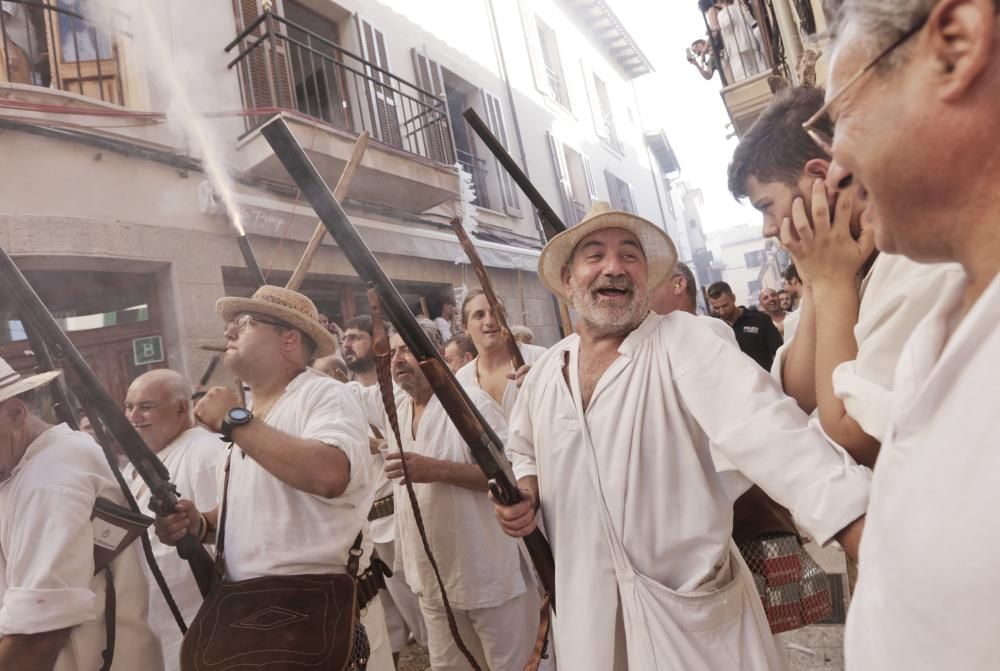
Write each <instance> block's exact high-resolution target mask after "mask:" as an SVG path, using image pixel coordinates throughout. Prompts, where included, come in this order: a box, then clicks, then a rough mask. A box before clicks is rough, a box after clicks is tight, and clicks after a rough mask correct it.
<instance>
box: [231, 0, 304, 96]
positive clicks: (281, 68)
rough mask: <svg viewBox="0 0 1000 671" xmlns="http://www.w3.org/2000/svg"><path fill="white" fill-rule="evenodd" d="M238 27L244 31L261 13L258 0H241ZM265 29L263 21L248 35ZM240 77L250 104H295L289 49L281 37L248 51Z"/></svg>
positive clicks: (262, 31) (256, 33)
mask: <svg viewBox="0 0 1000 671" xmlns="http://www.w3.org/2000/svg"><path fill="white" fill-rule="evenodd" d="M239 12H240V15H239V21H238V28H239V31H240V32H243V31H244V30H245V29H246V27H247V26H249V25H250V24H251V23H253V22H254V21H256V20H257V18H258V17H260V15H261V12H262V10H261V8H260V0H240V3H239ZM265 29H266V25H265V24H263V23H262V24H261V25H259V26H257V28H256V29H255V30H254V31H253V32H252V33H251V34H250V36H248V39H252V38H254V37H259V36H261V35H262V34H263V33H264V30H265ZM240 70H241V72H240V74H241V77H242V78H243V92H244V104H245V105H246V106H247V107H250V108H258V107H281V108H285V109H291V108H293V107H294V103H293V96H292V83H291V76H290V72H291V68H290V67H289V63H288V53H287V50H286V49H285V44H284V42H283V41H282V40H281V39H275V40H272V41H265V42H264V43H262V44H261V45H260V46H259V47H257V48H256V49H254V50H253V51H251V52H250V53H249V54H248V55H247V57H246V58H245V59H244V65H243V66H242V67H241V68H240Z"/></svg>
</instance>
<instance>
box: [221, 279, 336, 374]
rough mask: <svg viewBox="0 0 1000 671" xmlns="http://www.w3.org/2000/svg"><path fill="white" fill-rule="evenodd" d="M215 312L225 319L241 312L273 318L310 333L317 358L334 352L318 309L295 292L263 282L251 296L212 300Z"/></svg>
mask: <svg viewBox="0 0 1000 671" xmlns="http://www.w3.org/2000/svg"><path fill="white" fill-rule="evenodd" d="M215 311H216V312H218V313H219V314H220V315H221V316H222V318H223V319H225V320H226V321H227V322H229V321H232V320H233V319H235V318H236V316H237V315H239V314H240V313H242V312H252V313H253V314H258V315H263V316H266V317H272V318H273V319H276V320H278V321H281V322H284V323H286V324H288V325H289V326H291V327H294V328H297V329H298V330H300V331H302V332H303V333H305V334H306V335H307V336H309V339H310V340H312V341H313V342H314V343H315V344H316V358H319V357H323V356H329V355H330V354H333V353H334V352H336V351H337V339H336V338H335V337H334V335H333V334H332V333H330V332H329V331H327V330H326V329H325V328H323V325H322V324H320V323H319V311H318V310H317V309H316V306H315V305H314V304H313V302H312V301H311V300H309V299H308V298H307V297H306V296H303V295H302V294H300V293H299V292H297V291H292V290H291V289H285V288H284V287H275V286H271V285H269V284H265V285H264V286H262V287H261V288H260V289H257V291H255V292H254V294H253V296H251V297H250V298H236V297H232V296H226V297H224V298H220V299H219V300H218V301H217V302H216V303H215Z"/></svg>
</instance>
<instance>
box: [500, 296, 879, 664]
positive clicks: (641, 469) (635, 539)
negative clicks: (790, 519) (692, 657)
mask: <svg viewBox="0 0 1000 671" xmlns="http://www.w3.org/2000/svg"><path fill="white" fill-rule="evenodd" d="M579 346H580V339H579V336H577V335H575V334H574V335H572V336H570V337H569V338H566V339H565V340H563V341H562V342H560V343H558V344H557V345H555V346H554V347H553V348H552V349H550V350H549V352H548V353H547V354H546V356H544V357H542V358H541V359H540V360H539V361H538V362H537V363H536V364H535V366H534V367H533V368H532V370H531V372H530V373H529V375H528V376H527V378H526V379H525V381H524V384H523V385H522V387H521V393H520V396H519V398H518V402H517V405H516V407H515V408H514V414H513V416H512V417H511V423H510V439H509V442H508V450H509V452H510V453H512V455H513V461H514V471H515V473H516V475H517V477H518V478H519V479H520V478H522V477H525V476H529V475H536V476H537V477H538V482H539V490H540V500H541V513H542V518H543V521H544V524H545V528H546V529H547V531H548V535H549V539H550V541H551V543H552V547H553V552H554V555H555V560H556V599H557V602H558V608H559V612H558V618H556V620H555V629H554V641H555V647H556V656H557V658H558V659H559V664H560V666H565V667H566V668H570V669H574V670H576V671H588V670H593V671H607V670H608V669H612V668H615V666H614V660H615V657H616V656H618V657H620V655H621V654H622V653H621V650H620V649H619V650H618V651H616V642H615V634H614V632H615V627H616V624H615V621H616V615H615V613H616V608H615V605H614V604H616V603H618V594H617V584H616V579H615V574H614V567H613V562H612V558H611V553H610V549H609V546H608V543H607V541H606V537H605V534H604V531H603V530H602V524H601V521H600V519H601V512H600V508H599V503H598V500H597V498H596V497H597V493H596V492H595V490H594V487H593V485H592V481H591V478H590V476H589V474H588V468H587V465H586V461H587V460H586V459H585V458H584V453H583V452H582V451H581V450H583V449H586V448H585V447H584V446H585V444H586V441H585V436H584V433H583V432H587V433H589V437H590V440H591V442H592V444H593V448H594V450H595V453H596V459H597V465H598V472H599V473H600V474H601V480H602V483H603V484H602V486H603V489H604V496H605V501H606V505H607V507H608V509H609V511H610V514H611V519H612V523H613V524H614V525H615V527H616V533H617V535H618V536H619V537H620V538H622V539H623V541H624V543H625V551H626V552H627V554H628V557H629V559H630V560H631V563H632V565H634V567H635V569H636V570H637V571H639V572H640V573H642V574H644V575H646V576H649V577H650V578H651V579H653V580H655V581H657V582H658V583H660V584H661V585H664V586H666V587H667V588H669V589H672V590H676V591H678V592H682V593H686V592H691V591H692V590H695V589H697V588H698V587H699V586H701V585H703V584H705V583H706V582H707V581H710V580H712V579H713V578H715V577H716V575H717V573H718V571H719V569H720V567H721V565H722V563H723V562H724V560H725V558H726V554H727V552H728V550H729V543H730V536H731V534H732V520H733V510H732V503H733V501H732V498H731V497H730V496H729V495H727V493H726V492H725V490H724V486H723V478H722V477H720V474H719V473H717V472H716V468H715V466H714V464H713V461H712V457H711V452H710V443H714V445H715V447H716V448H717V449H718V450H719V451H720V452H722V453H723V454H724V455H725V456H726V457H728V458H729V460H730V461H731V462H732V463H733V464H734V465H735V466H736V467H737V468H738V469H739V470H740V471H742V472H743V473H744V474H746V475H747V477H749V478H750V479H751V480H752V481H754V482H756V483H758V484H759V485H761V487H763V488H764V490H765V491H766V492H767V493H768V495H770V496H771V497H772V498H773V499H775V500H776V501H777V502H778V503H780V504H781V505H783V506H785V507H786V508H789V509H790V510H791V511H792V512H793V514H794V515H795V516H796V518H797V520H798V521H799V523H800V524H801V525H802V526H804V527H805V528H806V529H808V530H809V531H810V533H812V534H813V536H814V537H815V538H816V539H817V541H818V542H820V543H826V542H828V541H829V540H830V539H831V538H832V537H833V536H834V535H835V534H836V533H837V532H838V531H840V530H841V529H843V528H844V527H846V526H847V525H848V524H849V523H851V522H852V521H853V520H855V519H857V518H858V517H860V516H861V515H862V514H863V513H864V511H865V507H866V505H867V501H868V485H869V477H870V476H869V472H868V470H867V469H865V468H863V467H861V466H858V465H857V464H855V463H854V462H853V461H851V460H850V458H849V457H848V456H847V455H846V454H845V453H843V451H842V450H838V449H837V448H835V447H834V446H832V445H830V444H829V443H828V442H827V441H826V440H825V439H824V437H823V435H822V433H821V432H820V431H819V430H818V428H817V427H815V426H814V425H811V424H808V423H807V418H806V416H805V415H804V414H803V413H802V411H801V410H800V409H799V408H798V406H797V405H796V404H795V402H794V401H793V400H792V399H790V398H788V397H787V396H785V395H784V394H783V393H781V391H780V389H779V388H778V386H777V385H776V384H775V382H774V380H773V379H772V378H771V377H770V376H768V375H767V373H766V372H765V371H763V370H762V369H761V368H760V367H759V366H758V365H757V364H756V363H754V362H753V361H752V360H751V359H749V358H748V357H746V356H745V355H744V354H743V353H742V352H740V351H739V350H737V349H736V348H734V347H732V345H731V344H729V343H728V342H726V341H725V340H723V339H722V338H721V337H719V336H718V335H716V333H715V332H714V331H713V330H712V329H710V328H709V327H708V326H707V325H705V324H704V320H702V319H699V318H697V317H695V316H693V315H689V314H687V313H682V312H675V313H671V314H669V315H667V316H664V317H659V316H656V315H652V314H651V315H649V316H647V318H646V319H645V320H644V321H643V322H642V324H641V325H640V326H639V327H638V328H637V329H636V330H635V331H633V332H632V333H631V334H629V336H628V337H627V338H626V339H625V341H624V342H623V343H622V344H621V346H620V347H619V350H618V351H619V353H620V356H619V357H618V359H616V360H615V361H614V362H613V363H612V364H611V366H610V367H609V368H608V369H607V370H606V371H605V372H604V374H603V375H602V377H601V379H600V381H599V382H598V384H597V387H596V389H595V391H594V394H593V397H592V399H591V402H590V405H589V407H588V408H587V409H586V411H585V415H584V416H585V418H586V425H585V426H581V424H580V421H579V419H578V412H579V408H580V404H581V400H580V399H579V397H578V396H577V395H576V393H578V392H574V391H571V389H570V387H569V386H568V385H567V382H566V380H565V378H564V376H563V367H564V365H566V364H564V361H566V360H567V359H568V367H569V368H568V370H569V371H573V370H574V369H576V368H577V367H578V365H579V362H578V356H579ZM723 644H726V645H729V644H732V645H739V642H733V641H720V645H723ZM617 645H620V641H619V642H618V644H617Z"/></svg>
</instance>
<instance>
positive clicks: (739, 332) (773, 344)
mask: <svg viewBox="0 0 1000 671" xmlns="http://www.w3.org/2000/svg"><path fill="white" fill-rule="evenodd" d="M740 309H741V310H742V311H743V313H742V314H741V315H740V316H739V318H738V319H737V320H736V321H735V322H733V324H732V327H733V332H734V333H735V334H736V342H737V343H739V346H740V349H741V350H743V353H744V354H746V355H747V356H748V357H750V358H751V359H753V360H754V361H756V362H757V363H758V364H759V365H760V367H761V368H763V369H764V370H771V364H772V363H773V362H774V353H775V352H777V351H778V348H779V347H781V342H782V340H781V334H780V333H778V329H777V327H776V326H775V325H774V322H773V321H771V318H770V317H768V316H767V315H766V314H764V313H763V312H759V311H758V310H748V309H747V308H745V307H740Z"/></svg>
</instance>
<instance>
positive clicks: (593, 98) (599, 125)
mask: <svg viewBox="0 0 1000 671" xmlns="http://www.w3.org/2000/svg"><path fill="white" fill-rule="evenodd" d="M580 72H582V73H583V83H584V87H585V88H586V89H587V103H588V104H589V105H590V118H591V119H593V122H594V132H595V133H597V137H600V138H603V139H605V140H607V139H609V138H608V131H607V126H605V124H604V115H603V114H602V113H601V101H600V98H598V97H597V89H596V88H595V86H594V73H593V72H589V71H588V70H587V66H586V65H584V63H583V59H580Z"/></svg>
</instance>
